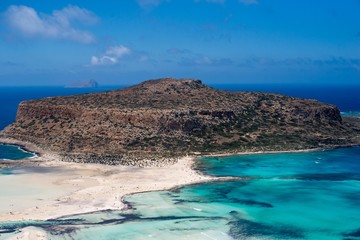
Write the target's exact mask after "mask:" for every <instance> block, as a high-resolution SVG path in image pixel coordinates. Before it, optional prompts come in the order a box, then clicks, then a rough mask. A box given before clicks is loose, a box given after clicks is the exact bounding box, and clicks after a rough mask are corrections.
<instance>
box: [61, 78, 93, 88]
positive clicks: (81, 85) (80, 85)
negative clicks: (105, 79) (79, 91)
mask: <svg viewBox="0 0 360 240" xmlns="http://www.w3.org/2000/svg"><path fill="white" fill-rule="evenodd" d="M98 86H99V84H98V83H97V82H96V81H95V80H92V79H91V80H86V81H79V82H74V83H71V84H68V85H65V88H97V87H98Z"/></svg>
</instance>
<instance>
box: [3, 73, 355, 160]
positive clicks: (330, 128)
mask: <svg viewBox="0 0 360 240" xmlns="http://www.w3.org/2000/svg"><path fill="white" fill-rule="evenodd" d="M2 135H3V136H6V137H12V138H15V139H19V140H25V141H30V142H33V143H35V144H37V145H39V146H41V147H43V148H47V149H49V150H52V151H56V152H59V153H61V154H62V155H63V156H64V160H68V161H82V162H86V161H90V162H101V163H106V162H107V163H109V164H117V163H119V164H131V165H136V162H137V161H139V162H140V159H145V158H146V159H153V158H159V157H160V158H161V157H177V156H182V155H186V154H192V153H194V152H200V153H215V152H224V151H226V152H239V151H259V150H295V149H304V148H316V147H323V146H330V145H331V146H333V145H351V144H359V142H360V139H359V138H360V137H359V135H360V130H359V128H356V127H355V124H354V123H353V122H351V121H343V120H342V118H341V116H340V112H339V110H338V108H337V107H336V106H333V105H328V104H323V103H320V102H318V101H316V100H307V99H299V98H293V97H288V96H283V95H279V94H271V93H260V92H229V91H221V90H217V89H213V88H210V87H208V86H206V85H203V84H202V83H201V81H199V80H190V79H182V80H175V79H169V78H167V79H159V80H149V81H145V82H143V83H140V84H138V85H135V86H132V87H129V88H125V89H120V90H115V91H109V92H103V93H91V94H84V95H78V96H67V97H53V98H45V99H40V100H33V101H25V102H22V103H20V105H19V108H18V113H17V119H16V122H15V123H13V124H12V125H10V126H9V127H7V128H6V129H5V130H4V131H3V132H2ZM89 156H91V157H89ZM76 159H77V160H76ZM106 159H108V160H106ZM109 159H110V160H109ZM116 159H117V160H116ZM130 159H132V160H130ZM134 159H135V160H134ZM134 161H135V162H134ZM150 162H151V161H150ZM155 165H156V164H155Z"/></svg>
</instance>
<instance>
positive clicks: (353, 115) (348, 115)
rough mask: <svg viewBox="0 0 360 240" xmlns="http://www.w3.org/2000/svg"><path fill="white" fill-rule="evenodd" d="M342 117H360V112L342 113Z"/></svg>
mask: <svg viewBox="0 0 360 240" xmlns="http://www.w3.org/2000/svg"><path fill="white" fill-rule="evenodd" d="M341 115H342V116H344V117H360V111H347V112H341Z"/></svg>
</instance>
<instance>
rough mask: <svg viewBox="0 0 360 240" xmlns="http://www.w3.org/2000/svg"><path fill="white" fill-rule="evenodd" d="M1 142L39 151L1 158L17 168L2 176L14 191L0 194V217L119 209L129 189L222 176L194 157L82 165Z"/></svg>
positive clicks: (51, 216) (23, 218)
mask: <svg viewBox="0 0 360 240" xmlns="http://www.w3.org/2000/svg"><path fill="white" fill-rule="evenodd" d="M0 142H3V143H6V144H13V145H21V146H24V147H26V149H27V150H29V151H30V152H33V151H32V149H34V150H35V151H36V152H37V153H39V155H38V157H37V158H33V159H26V160H16V161H15V160H14V161H2V163H3V164H4V165H5V167H6V168H11V169H14V171H21V172H20V174H16V178H14V175H11V174H10V175H3V176H1V177H3V178H4V179H5V181H2V183H0V187H2V188H4V189H6V188H7V187H8V185H7V184H6V183H8V182H11V184H12V185H11V186H12V189H13V190H14V189H15V190H17V189H18V190H17V191H16V194H15V196H13V197H12V196H6V195H7V194H6V193H5V194H3V195H4V196H0V222H14V221H31V220H49V219H58V218H61V217H64V216H72V215H78V214H85V213H90V212H98V211H104V210H123V209H124V208H126V202H125V201H124V199H125V198H126V196H128V195H130V194H136V193H140V192H149V191H161V190H169V189H173V188H179V187H182V186H186V185H189V184H196V183H204V182H208V181H214V180H217V179H223V180H224V179H227V178H216V177H212V176H205V175H203V174H199V172H197V171H196V170H194V169H193V168H192V166H193V163H194V161H195V158H194V157H184V158H180V159H178V161H177V162H176V163H175V164H173V165H167V166H164V167H148V168H140V167H131V166H121V165H118V166H109V165H101V164H83V163H72V162H63V161H61V160H59V159H60V158H58V157H57V155H56V154H54V153H52V152H49V151H46V150H42V149H39V148H38V147H36V146H33V145H32V144H31V143H26V142H21V141H17V140H13V139H3V138H0ZM0 163H1V161H0ZM26 169H30V170H29V171H27V170H26ZM44 179H45V180H44ZM17 181H19V182H17ZM24 183H25V185H24ZM1 184H3V185H4V186H2V185H1ZM37 185H41V187H42V188H41V189H40V190H37V189H35V190H36V191H35V190H34V192H35V193H31V194H33V195H31V194H30V195H29V194H27V191H28V188H30V190H31V187H34V186H37ZM15 190H14V191H15ZM22 192H24V193H22ZM18 194H20V195H18ZM21 194H23V195H21ZM14 198H17V200H16V199H14ZM4 199H5V200H4Z"/></svg>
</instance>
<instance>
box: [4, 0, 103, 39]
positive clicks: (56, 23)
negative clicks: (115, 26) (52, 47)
mask: <svg viewBox="0 0 360 240" xmlns="http://www.w3.org/2000/svg"><path fill="white" fill-rule="evenodd" d="M5 18H6V21H7V24H8V26H9V27H10V28H11V30H13V31H15V32H18V33H21V34H23V35H26V36H41V37H46V38H54V39H67V40H73V41H77V42H81V43H91V42H94V41H95V38H94V36H93V35H92V34H91V33H90V32H88V31H83V30H80V29H77V28H75V27H73V26H72V24H73V23H74V22H76V23H80V24H85V25H92V24H95V23H96V22H97V21H98V18H97V17H96V16H95V15H94V14H93V13H92V12H90V11H89V10H87V9H84V8H79V7H77V6H71V5H70V6H67V7H65V8H63V9H62V10H55V11H53V13H52V14H51V15H47V14H42V13H38V12H36V10H35V9H33V8H31V7H27V6H15V5H13V6H10V7H9V8H8V9H7V11H6V12H5Z"/></svg>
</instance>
